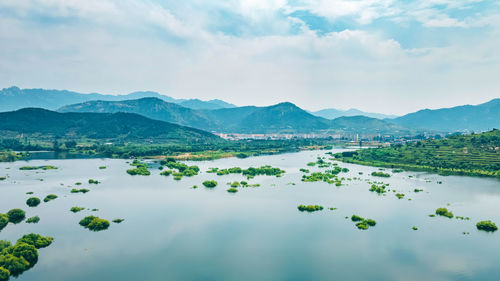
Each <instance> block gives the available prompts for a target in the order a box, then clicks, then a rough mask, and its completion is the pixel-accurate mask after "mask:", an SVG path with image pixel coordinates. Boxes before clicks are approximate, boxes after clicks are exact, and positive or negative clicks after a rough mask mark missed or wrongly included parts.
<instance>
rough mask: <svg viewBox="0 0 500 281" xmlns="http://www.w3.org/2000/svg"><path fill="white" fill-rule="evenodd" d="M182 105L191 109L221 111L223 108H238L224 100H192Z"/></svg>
mask: <svg viewBox="0 0 500 281" xmlns="http://www.w3.org/2000/svg"><path fill="white" fill-rule="evenodd" d="M179 104H180V105H182V106H184V107H189V108H192V109H221V108H233V107H236V105H234V104H230V103H227V102H225V101H222V100H217V99H215V100H209V101H202V100H199V99H190V100H186V101H182V102H179Z"/></svg>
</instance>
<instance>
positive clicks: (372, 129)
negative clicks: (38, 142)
mask: <svg viewBox="0 0 500 281" xmlns="http://www.w3.org/2000/svg"><path fill="white" fill-rule="evenodd" d="M59 111H61V112H101V113H102V112H131V113H137V114H141V115H144V116H146V117H148V118H152V119H158V120H163V121H168V122H173V123H177V124H182V125H186V126H191V127H194V128H199V129H203V130H209V131H216V132H223V133H312V132H325V131H330V132H352V133H362V132H366V133H389V132H390V133H394V132H405V131H407V130H405V129H403V128H401V127H399V126H397V125H394V124H391V123H388V122H386V121H383V120H378V119H374V118H369V117H362V118H360V116H355V117H343V118H341V119H335V120H328V119H325V118H322V117H317V116H314V115H312V114H310V113H308V112H307V111H305V110H303V109H301V108H299V107H298V106H296V105H294V104H292V103H289V102H284V103H279V104H276V105H272V106H266V107H257V106H243V107H234V108H223V109H215V110H194V109H187V108H183V107H182V106H179V105H176V104H172V103H168V102H165V101H163V100H160V99H158V98H142V99H138V100H126V101H89V102H85V103H80V104H74V105H68V106H64V107H62V108H60V109H59ZM361 130H364V131H361Z"/></svg>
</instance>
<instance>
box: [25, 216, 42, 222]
mask: <svg viewBox="0 0 500 281" xmlns="http://www.w3.org/2000/svg"><path fill="white" fill-rule="evenodd" d="M38 222H40V217H39V216H34V217H31V218H28V219H26V223H38Z"/></svg>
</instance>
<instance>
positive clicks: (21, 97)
mask: <svg viewBox="0 0 500 281" xmlns="http://www.w3.org/2000/svg"><path fill="white" fill-rule="evenodd" d="M144 97H155V98H159V99H162V100H164V101H167V102H171V103H177V104H182V106H184V107H188V108H194V109H219V108H229V107H235V105H233V104H230V103H227V102H224V101H221V100H210V101H202V100H199V99H191V100H186V99H174V98H172V97H169V96H166V95H162V94H159V93H157V92H151V91H143V92H133V93H130V94H126V95H104V94H98V93H91V94H82V93H77V92H72V91H67V90H46V89H20V88H18V87H10V88H4V89H2V90H0V112H2V111H12V110H17V109H21V108H25V107H40V108H45V109H49V110H56V109H58V108H60V107H61V106H65V105H68V104H75V103H81V102H85V101H90V100H108V101H119V100H130V99H139V98H144Z"/></svg>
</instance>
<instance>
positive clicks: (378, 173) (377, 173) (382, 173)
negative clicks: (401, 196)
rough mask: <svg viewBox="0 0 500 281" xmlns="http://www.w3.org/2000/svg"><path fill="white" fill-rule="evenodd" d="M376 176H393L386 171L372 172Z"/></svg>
mask: <svg viewBox="0 0 500 281" xmlns="http://www.w3.org/2000/svg"><path fill="white" fill-rule="evenodd" d="M371 175H372V176H374V177H383V178H389V177H391V175H390V174H387V173H384V172H372V174H371Z"/></svg>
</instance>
